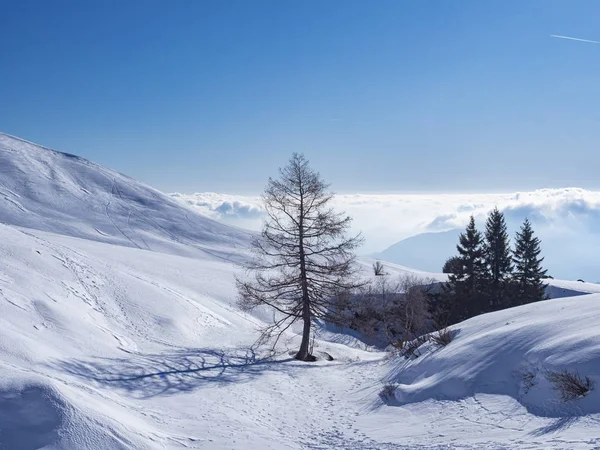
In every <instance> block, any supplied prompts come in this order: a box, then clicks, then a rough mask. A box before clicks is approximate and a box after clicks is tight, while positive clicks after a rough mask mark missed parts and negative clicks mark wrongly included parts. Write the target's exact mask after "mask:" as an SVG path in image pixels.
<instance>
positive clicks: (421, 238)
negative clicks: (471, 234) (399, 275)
mask: <svg viewBox="0 0 600 450" xmlns="http://www.w3.org/2000/svg"><path fill="white" fill-rule="evenodd" d="M460 233H461V230H450V231H444V232H441V233H422V234H417V235H416V236H412V237H409V238H407V239H404V240H402V241H400V242H397V243H395V244H394V245H392V246H390V247H388V248H386V249H385V250H384V251H382V252H379V253H375V254H373V255H371V256H372V257H373V258H376V259H381V260H384V261H389V262H393V263H395V264H401V265H403V266H408V267H412V268H414V269H419V270H425V271H428V272H441V271H442V266H443V265H444V262H445V261H446V259H448V257H450V256H452V255H455V254H456V244H457V243H458V236H459V234H460Z"/></svg>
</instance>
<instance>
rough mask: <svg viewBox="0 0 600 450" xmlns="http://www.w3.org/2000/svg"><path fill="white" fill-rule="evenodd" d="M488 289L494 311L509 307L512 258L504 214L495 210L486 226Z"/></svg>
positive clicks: (485, 257)
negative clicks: (508, 286)
mask: <svg viewBox="0 0 600 450" xmlns="http://www.w3.org/2000/svg"><path fill="white" fill-rule="evenodd" d="M484 261H485V265H486V268H487V271H488V273H487V286H486V287H487V289H486V294H487V295H488V296H489V303H490V308H491V309H492V310H495V309H502V308H506V307H508V306H510V305H509V302H510V301H509V299H508V295H507V294H508V292H507V291H508V290H507V284H508V281H509V277H510V274H511V272H512V258H511V251H510V244H509V238H508V232H507V231H506V222H505V220H504V214H502V213H501V212H500V211H498V208H495V209H494V210H493V211H492V212H491V213H490V215H489V216H488V219H487V222H486V224H485V254H484Z"/></svg>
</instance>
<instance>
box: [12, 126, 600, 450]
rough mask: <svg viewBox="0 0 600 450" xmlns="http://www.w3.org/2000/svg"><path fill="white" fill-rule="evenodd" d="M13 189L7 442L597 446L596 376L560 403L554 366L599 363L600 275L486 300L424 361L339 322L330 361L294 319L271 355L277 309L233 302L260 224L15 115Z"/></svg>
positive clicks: (591, 367) (325, 340)
mask: <svg viewBox="0 0 600 450" xmlns="http://www.w3.org/2000/svg"><path fill="white" fill-rule="evenodd" d="M0 193H1V194H0V222H2V223H3V225H0V449H11V450H12V449H14V450H30V449H37V448H48V449H171V448H173V449H178V448H203V449H204V448H208V449H232V448H236V449H237V448H240V449H294V448H296V449H300V448H306V449H327V448H332V449H333V448H336V449H337V448H344V449H395V448H398V449H404V448H406V449H438V448H439V449H449V448H465V449H467V448H468V449H482V448H490V449H501V448H502V449H504V448H564V449H575V448H581V449H591V448H598V447H599V446H600V408H599V407H598V405H599V404H600V397H599V396H598V391H597V390H594V391H592V392H591V393H590V394H589V395H588V396H586V397H584V398H582V399H576V400H573V401H570V402H566V403H564V402H562V401H560V400H559V399H558V394H557V393H556V392H555V391H553V390H552V389H550V387H549V385H548V383H547V382H546V381H545V378H544V377H543V374H544V371H545V370H549V369H557V368H568V369H577V370H579V372H580V373H581V374H582V375H589V376H590V377H591V378H592V380H593V381H594V382H595V383H596V384H598V383H600V333H598V327H597V322H598V318H599V317H600V295H597V294H592V295H580V296H578V297H569V298H562V299H554V300H549V301H546V302H542V303H538V304H535V305H528V306H524V307H519V308H514V309H512V310H508V311H501V312H497V313H493V314H487V315H484V316H480V317H476V318H473V319H471V320H469V321H467V322H464V323H462V324H459V325H457V326H456V327H455V330H456V332H457V335H456V338H455V340H454V341H453V342H452V343H450V344H449V345H448V346H447V347H445V348H443V349H434V348H431V349H430V350H428V351H425V352H424V354H423V356H422V357H421V358H418V359H417V360H414V361H405V360H403V359H400V358H397V357H390V356H389V355H386V354H384V353H381V352H377V351H367V350H365V349H361V348H362V346H360V345H355V344H356V342H352V340H351V339H349V338H344V339H340V338H339V336H335V335H332V334H331V333H326V332H323V333H321V337H320V339H318V340H317V341H316V351H317V353H319V352H327V353H329V354H331V355H333V357H334V358H335V359H334V361H325V360H321V361H318V362H316V363H314V364H307V363H300V362H296V361H294V360H293V359H291V357H290V355H289V353H288V352H289V350H294V349H296V346H297V344H298V341H297V337H295V335H294V334H293V333H290V334H289V335H288V336H287V338H286V339H284V340H283V342H282V343H281V345H280V347H279V349H278V354H277V356H275V357H274V358H270V359H267V358H265V355H264V353H263V352H262V351H261V350H257V349H253V348H252V344H253V343H254V341H255V339H256V337H257V334H256V329H257V328H258V327H259V326H261V324H262V323H263V320H268V318H269V316H268V314H267V313H266V312H264V311H263V312H259V313H257V314H256V315H248V314H245V313H242V312H241V311H240V310H239V309H238V308H237V307H236V305H235V295H236V294H235V287H234V283H233V280H234V275H235V274H236V273H238V272H239V270H240V269H239V268H238V266H237V265H236V261H239V260H241V259H243V258H245V257H246V248H247V242H248V238H249V235H248V233H246V232H244V231H242V230H238V229H234V228H230V227H227V226H224V225H221V224H218V223H216V222H213V221H211V220H209V219H207V218H205V217H203V216H200V215H198V214H197V213H194V212H193V211H191V210H189V209H187V208H186V207H185V206H182V205H179V204H178V203H176V202H174V201H173V200H171V199H168V198H167V197H165V196H164V195H163V194H161V193H159V192H157V191H155V190H153V189H151V188H149V187H147V186H144V185H142V184H140V183H138V182H136V181H134V180H131V179H129V178H127V177H125V176H123V175H119V174H117V173H115V172H112V171H110V170H108V169H104V168H101V167H99V166H97V165H95V164H93V163H90V162H88V161H85V160H83V159H81V158H76V157H72V156H68V155H64V154H60V153H56V152H52V151H49V150H47V149H44V148H41V147H38V146H35V145H33V144H29V143H26V142H23V141H21V140H18V139H15V138H12V137H9V136H5V135H0ZM361 263H362V264H363V265H364V266H365V270H368V269H369V267H370V264H371V263H372V261H370V260H363V261H361ZM388 270H389V271H390V272H399V273H402V272H411V271H410V269H407V268H402V267H399V266H394V265H388ZM421 275H422V276H424V277H434V278H436V279H438V280H443V277H444V276H443V275H441V274H437V275H436V274H425V273H421ZM553 286H555V288H556V289H557V292H562V293H563V294H565V293H578V294H579V293H593V292H600V286H596V285H591V284H586V283H577V282H560V281H553ZM569 295H570V294H569ZM340 342H344V343H343V344H342V343H340ZM523 369H528V370H529V371H531V372H532V373H534V374H535V381H536V383H535V384H534V385H533V386H532V387H531V388H530V389H529V390H528V392H527V393H525V391H524V385H523V377H522V376H518V375H517V374H520V373H523ZM386 383H395V384H398V386H399V387H398V388H397V390H396V397H395V400H394V401H391V402H387V403H384V402H383V401H382V399H381V398H380V397H379V392H380V391H381V389H382V387H383V385H384V384H386Z"/></svg>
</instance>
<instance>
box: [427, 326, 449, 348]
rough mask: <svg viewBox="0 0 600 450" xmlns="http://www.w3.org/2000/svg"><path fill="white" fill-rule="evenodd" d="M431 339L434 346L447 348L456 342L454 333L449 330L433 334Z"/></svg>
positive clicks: (443, 329)
mask: <svg viewBox="0 0 600 450" xmlns="http://www.w3.org/2000/svg"><path fill="white" fill-rule="evenodd" d="M430 339H431V341H432V342H433V343H434V344H436V345H438V346H440V347H445V346H446V345H448V344H449V343H450V342H452V341H453V340H454V332H453V331H452V330H450V329H449V328H442V329H441V330H438V331H436V332H435V333H432V334H431V337H430Z"/></svg>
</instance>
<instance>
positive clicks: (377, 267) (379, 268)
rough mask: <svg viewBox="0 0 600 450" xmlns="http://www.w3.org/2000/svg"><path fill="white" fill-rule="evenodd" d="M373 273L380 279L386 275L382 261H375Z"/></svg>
mask: <svg viewBox="0 0 600 450" xmlns="http://www.w3.org/2000/svg"><path fill="white" fill-rule="evenodd" d="M373 273H374V274H375V276H378V277H380V276H383V275H385V267H383V264H382V263H381V261H375V263H373Z"/></svg>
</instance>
